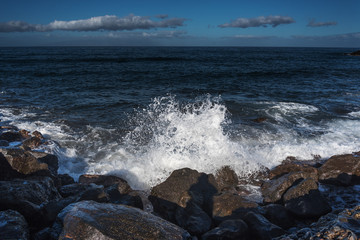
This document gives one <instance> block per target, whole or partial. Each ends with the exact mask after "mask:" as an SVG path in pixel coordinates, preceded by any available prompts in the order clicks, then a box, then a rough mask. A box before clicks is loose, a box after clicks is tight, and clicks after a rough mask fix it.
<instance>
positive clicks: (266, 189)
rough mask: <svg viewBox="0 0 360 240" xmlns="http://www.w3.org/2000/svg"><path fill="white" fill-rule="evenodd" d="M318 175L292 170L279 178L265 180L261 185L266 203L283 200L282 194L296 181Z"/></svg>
mask: <svg viewBox="0 0 360 240" xmlns="http://www.w3.org/2000/svg"><path fill="white" fill-rule="evenodd" d="M313 177H315V178H316V177H317V174H316V173H314V172H290V173H287V174H285V175H282V176H281V177H279V178H276V179H272V180H269V181H267V182H264V183H263V184H262V186H261V191H262V194H263V197H264V202H265V203H276V202H278V201H280V200H281V198H282V195H283V194H284V193H285V192H286V190H287V189H288V188H290V187H291V186H292V185H293V184H294V183H295V182H296V181H298V180H300V179H306V178H313Z"/></svg>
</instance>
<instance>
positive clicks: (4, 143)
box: [0, 140, 9, 147]
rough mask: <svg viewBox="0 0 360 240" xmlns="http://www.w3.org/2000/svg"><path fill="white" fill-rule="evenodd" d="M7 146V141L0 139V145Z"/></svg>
mask: <svg viewBox="0 0 360 240" xmlns="http://www.w3.org/2000/svg"><path fill="white" fill-rule="evenodd" d="M8 146H9V142H8V141H6V140H0V147H8Z"/></svg>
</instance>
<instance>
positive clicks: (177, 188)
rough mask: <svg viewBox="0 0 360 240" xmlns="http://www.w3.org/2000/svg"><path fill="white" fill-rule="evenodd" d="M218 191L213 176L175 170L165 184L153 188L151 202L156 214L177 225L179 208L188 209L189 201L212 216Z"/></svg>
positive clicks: (187, 170) (192, 171) (188, 170)
mask: <svg viewBox="0 0 360 240" xmlns="http://www.w3.org/2000/svg"><path fill="white" fill-rule="evenodd" d="M217 191H218V190H217V184H216V181H215V177H214V176H213V175H211V174H209V175H208V174H205V173H199V172H198V171H196V170H192V169H189V168H183V169H179V170H175V171H174V172H173V173H172V174H171V175H170V176H169V177H168V178H167V179H166V180H165V181H164V182H162V183H160V184H159V185H157V186H155V187H153V189H152V190H151V195H150V196H149V200H150V201H151V203H152V204H153V206H154V211H155V212H156V213H158V214H159V215H160V216H161V217H163V218H165V219H167V220H169V221H171V222H174V223H175V222H176V219H175V211H176V209H177V207H178V206H181V207H183V208H186V206H187V203H188V202H189V201H192V202H196V204H198V206H199V207H201V208H202V209H203V210H204V211H205V212H206V213H207V214H208V215H211V207H212V197H213V196H214V195H215V194H216V193H217Z"/></svg>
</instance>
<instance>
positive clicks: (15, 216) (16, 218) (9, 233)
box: [0, 210, 29, 240]
mask: <svg viewBox="0 0 360 240" xmlns="http://www.w3.org/2000/svg"><path fill="white" fill-rule="evenodd" d="M0 239H3V240H7V239H9V240H10V239H17V240H27V239H29V229H28V224H27V222H26V220H25V218H24V217H23V216H22V215H21V214H20V213H18V212H17V211H14V210H6V211H1V212H0Z"/></svg>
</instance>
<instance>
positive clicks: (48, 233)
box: [33, 227, 51, 240]
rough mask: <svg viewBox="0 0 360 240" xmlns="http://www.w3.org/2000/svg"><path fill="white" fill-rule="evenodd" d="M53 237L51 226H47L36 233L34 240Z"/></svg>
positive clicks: (46, 239)
mask: <svg viewBox="0 0 360 240" xmlns="http://www.w3.org/2000/svg"><path fill="white" fill-rule="evenodd" d="M49 239H51V228H49V227H47V228H44V229H42V230H40V231H39V232H37V233H35V234H34V236H33V240H49Z"/></svg>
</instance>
